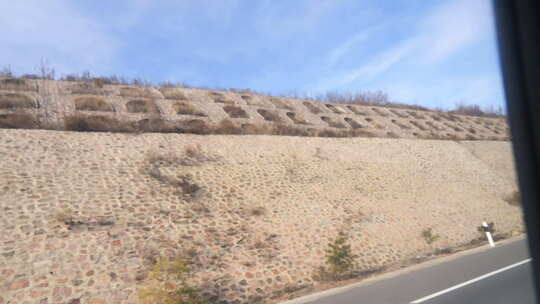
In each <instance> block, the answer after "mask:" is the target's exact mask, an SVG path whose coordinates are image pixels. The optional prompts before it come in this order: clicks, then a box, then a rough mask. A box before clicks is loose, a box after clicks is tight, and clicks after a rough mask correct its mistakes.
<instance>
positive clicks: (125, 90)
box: [120, 87, 153, 98]
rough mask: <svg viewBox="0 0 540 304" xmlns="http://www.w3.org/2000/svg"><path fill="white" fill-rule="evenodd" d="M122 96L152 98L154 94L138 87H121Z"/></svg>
mask: <svg viewBox="0 0 540 304" xmlns="http://www.w3.org/2000/svg"><path fill="white" fill-rule="evenodd" d="M120 96H124V97H140V98H152V97H153V96H152V93H150V92H149V91H148V90H147V89H146V88H138V87H121V88H120Z"/></svg>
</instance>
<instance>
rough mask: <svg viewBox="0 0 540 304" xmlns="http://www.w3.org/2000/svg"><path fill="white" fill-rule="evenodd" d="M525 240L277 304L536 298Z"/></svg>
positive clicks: (531, 300) (436, 303)
mask: <svg viewBox="0 0 540 304" xmlns="http://www.w3.org/2000/svg"><path fill="white" fill-rule="evenodd" d="M532 280H533V279H532V270H531V261H530V258H529V253H528V250H527V245H526V241H525V240H524V239H521V240H516V241H511V242H505V243H504V244H497V245H496V246H495V247H494V248H488V247H483V248H477V249H474V250H471V251H467V252H461V253H458V254H455V255H453V256H450V257H444V258H441V259H437V260H432V261H429V262H426V263H423V264H420V265H416V266H413V267H410V268H407V269H404V270H401V271H398V272H396V273H391V274H385V275H382V276H380V277H378V278H375V279H370V280H366V281H365V282H360V283H357V284H354V285H352V286H348V287H343V288H338V289H334V290H329V291H324V292H321V293H318V294H313V295H309V296H305V297H302V298H298V299H294V300H291V301H287V302H283V303H282V304H285V303H287V304H300V303H313V304H366V303H374V304H386V303H388V304H394V303H396V304H398V303H399V304H405V303H413V304H420V303H422V304H442V303H475V304H481V303H490V304H493V303H516V304H518V303H536V301H535V295H534V287H533V281H532Z"/></svg>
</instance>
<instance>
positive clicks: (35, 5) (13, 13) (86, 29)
mask: <svg viewBox="0 0 540 304" xmlns="http://www.w3.org/2000/svg"><path fill="white" fill-rule="evenodd" d="M0 11H2V12H4V13H3V14H2V18H0V37H2V48H0V58H2V60H6V61H7V62H5V63H4V62H2V63H3V64H12V65H13V67H14V68H15V69H16V70H19V69H20V70H22V71H24V72H25V73H32V72H34V71H33V69H34V67H35V65H36V64H37V63H38V62H39V61H40V58H48V59H49V61H50V62H51V64H53V66H55V67H56V68H57V70H60V71H73V70H81V69H84V68H87V67H92V66H102V64H101V63H104V62H107V61H108V60H110V59H111V58H112V57H113V56H114V53H115V51H116V48H118V46H119V43H118V41H116V40H115V39H114V38H113V37H112V36H110V35H108V34H107V31H106V30H105V29H103V28H101V27H100V25H99V24H96V22H93V21H92V20H89V19H88V18H85V17H84V16H82V15H80V14H79V13H78V12H77V11H76V10H74V9H73V8H71V7H70V6H69V3H68V2H63V1H38V0H34V1H31V0H29V1H2V2H0ZM7 12H9V13H7Z"/></svg>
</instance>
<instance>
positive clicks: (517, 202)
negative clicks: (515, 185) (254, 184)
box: [504, 191, 521, 206]
mask: <svg viewBox="0 0 540 304" xmlns="http://www.w3.org/2000/svg"><path fill="white" fill-rule="evenodd" d="M504 200H505V201H506V202H507V203H508V204H510V205H512V206H521V194H520V193H519V191H514V192H513V193H512V194H511V195H509V196H507V197H506V198H505V199H504Z"/></svg>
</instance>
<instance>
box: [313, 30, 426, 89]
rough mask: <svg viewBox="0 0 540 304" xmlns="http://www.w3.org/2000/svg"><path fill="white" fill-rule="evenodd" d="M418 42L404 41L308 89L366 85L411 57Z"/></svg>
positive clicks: (412, 40)
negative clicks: (407, 57)
mask: <svg viewBox="0 0 540 304" xmlns="http://www.w3.org/2000/svg"><path fill="white" fill-rule="evenodd" d="M418 42H419V41H418V40H417V39H415V38H413V39H409V40H406V41H403V42H402V43H401V44H399V45H397V46H394V47H392V48H390V49H388V50H386V51H385V52H383V53H382V54H380V55H377V56H375V57H373V59H371V60H369V61H368V62H367V63H365V64H363V65H361V66H359V67H357V68H355V69H352V70H349V71H346V72H344V73H341V74H340V75H339V76H337V77H331V78H326V79H323V80H322V81H320V82H318V83H316V84H315V85H310V86H308V87H307V89H308V90H310V91H320V92H324V91H329V90H333V89H337V88H341V87H344V86H347V85H349V84H351V83H353V82H354V83H355V84H357V85H362V84H366V83H367V82H369V81H371V80H373V79H375V78H376V77H378V76H379V75H381V74H383V73H384V72H386V71H388V70H389V69H390V68H392V67H393V66H394V65H396V64H398V63H399V62H400V61H401V60H403V59H404V58H405V57H406V56H408V55H410V54H411V53H412V51H413V50H415V49H417V47H418Z"/></svg>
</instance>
